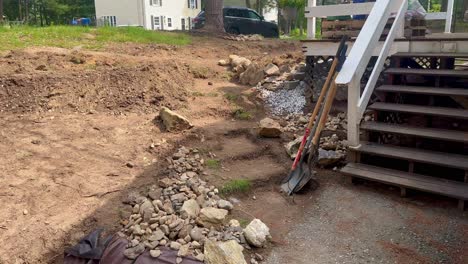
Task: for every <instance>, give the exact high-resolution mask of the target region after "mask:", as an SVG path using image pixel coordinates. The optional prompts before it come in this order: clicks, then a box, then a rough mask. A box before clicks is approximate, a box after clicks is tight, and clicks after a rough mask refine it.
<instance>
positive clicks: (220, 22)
mask: <svg viewBox="0 0 468 264" xmlns="http://www.w3.org/2000/svg"><path fill="white" fill-rule="evenodd" d="M223 6H224V1H223V0H207V1H206V10H205V13H206V23H205V29H206V30H208V31H211V32H217V33H222V32H224V19H223Z"/></svg>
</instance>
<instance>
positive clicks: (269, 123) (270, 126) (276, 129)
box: [258, 118, 281, 138]
mask: <svg viewBox="0 0 468 264" xmlns="http://www.w3.org/2000/svg"><path fill="white" fill-rule="evenodd" d="M258 135H259V136H261V137H266V138H275V137H280V136H281V126H280V124H279V123H278V122H276V121H275V120H273V119H271V118H264V119H262V120H261V121H260V124H259V127H258Z"/></svg>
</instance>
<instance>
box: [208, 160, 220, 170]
mask: <svg viewBox="0 0 468 264" xmlns="http://www.w3.org/2000/svg"><path fill="white" fill-rule="evenodd" d="M205 164H206V167H208V168H210V169H220V168H221V161H219V160H217V159H208V160H206V161H205Z"/></svg>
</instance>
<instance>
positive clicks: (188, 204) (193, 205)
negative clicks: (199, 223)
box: [180, 199, 200, 218]
mask: <svg viewBox="0 0 468 264" xmlns="http://www.w3.org/2000/svg"><path fill="white" fill-rule="evenodd" d="M180 212H181V213H182V214H186V215H187V216H189V217H191V218H196V217H197V216H198V214H199V213H200V206H199V205H198V203H197V201H195V200H194V199H190V200H188V201H185V202H184V204H183V205H182V208H181V209H180Z"/></svg>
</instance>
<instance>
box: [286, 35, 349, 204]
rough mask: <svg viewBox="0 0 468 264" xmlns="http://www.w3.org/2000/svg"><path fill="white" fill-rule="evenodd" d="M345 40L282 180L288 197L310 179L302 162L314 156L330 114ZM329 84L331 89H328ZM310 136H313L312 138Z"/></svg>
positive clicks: (345, 38)
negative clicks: (286, 174)
mask: <svg viewBox="0 0 468 264" xmlns="http://www.w3.org/2000/svg"><path fill="white" fill-rule="evenodd" d="M346 40H347V37H346V36H343V38H342V39H341V43H340V46H339V48H338V51H337V54H336V57H335V60H333V64H332V66H331V68H330V71H329V73H328V76H327V79H326V81H325V84H324V85H323V88H322V91H321V92H320V96H319V98H318V100H317V103H316V105H315V108H314V111H313V112H312V115H311V117H310V120H309V123H308V125H307V127H306V130H305V133H304V137H303V138H302V141H301V145H300V147H299V150H298V152H297V155H296V158H295V160H294V162H293V165H292V167H291V171H290V173H289V175H288V176H287V177H286V178H285V179H284V180H283V184H282V185H281V189H282V190H283V191H285V192H286V193H287V194H288V195H291V194H292V193H295V192H298V191H299V190H301V189H302V188H303V187H304V186H305V185H306V184H307V182H309V181H310V179H311V178H312V174H311V170H310V166H309V164H307V162H304V161H310V160H312V157H313V156H316V155H315V152H316V146H318V143H319V140H320V134H321V133H322V130H323V127H324V125H325V121H326V119H327V116H328V113H329V112H330V109H331V105H332V103H333V100H334V98H335V94H336V84H335V82H334V80H335V78H336V76H337V75H338V73H339V70H340V68H341V65H342V63H343V62H344V59H345V57H346V51H347V46H346ZM332 80H333V82H332ZM330 84H331V89H329V88H330ZM325 97H326V102H325V103H324V104H323V107H322V103H323V100H324V98H325ZM315 119H317V121H315ZM311 135H313V137H312V136H311ZM311 144H312V145H313V146H314V147H313V148H310V146H311ZM311 149H312V150H314V152H313V153H311V152H310V150H311ZM308 151H309V152H308ZM310 164H312V163H310Z"/></svg>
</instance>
